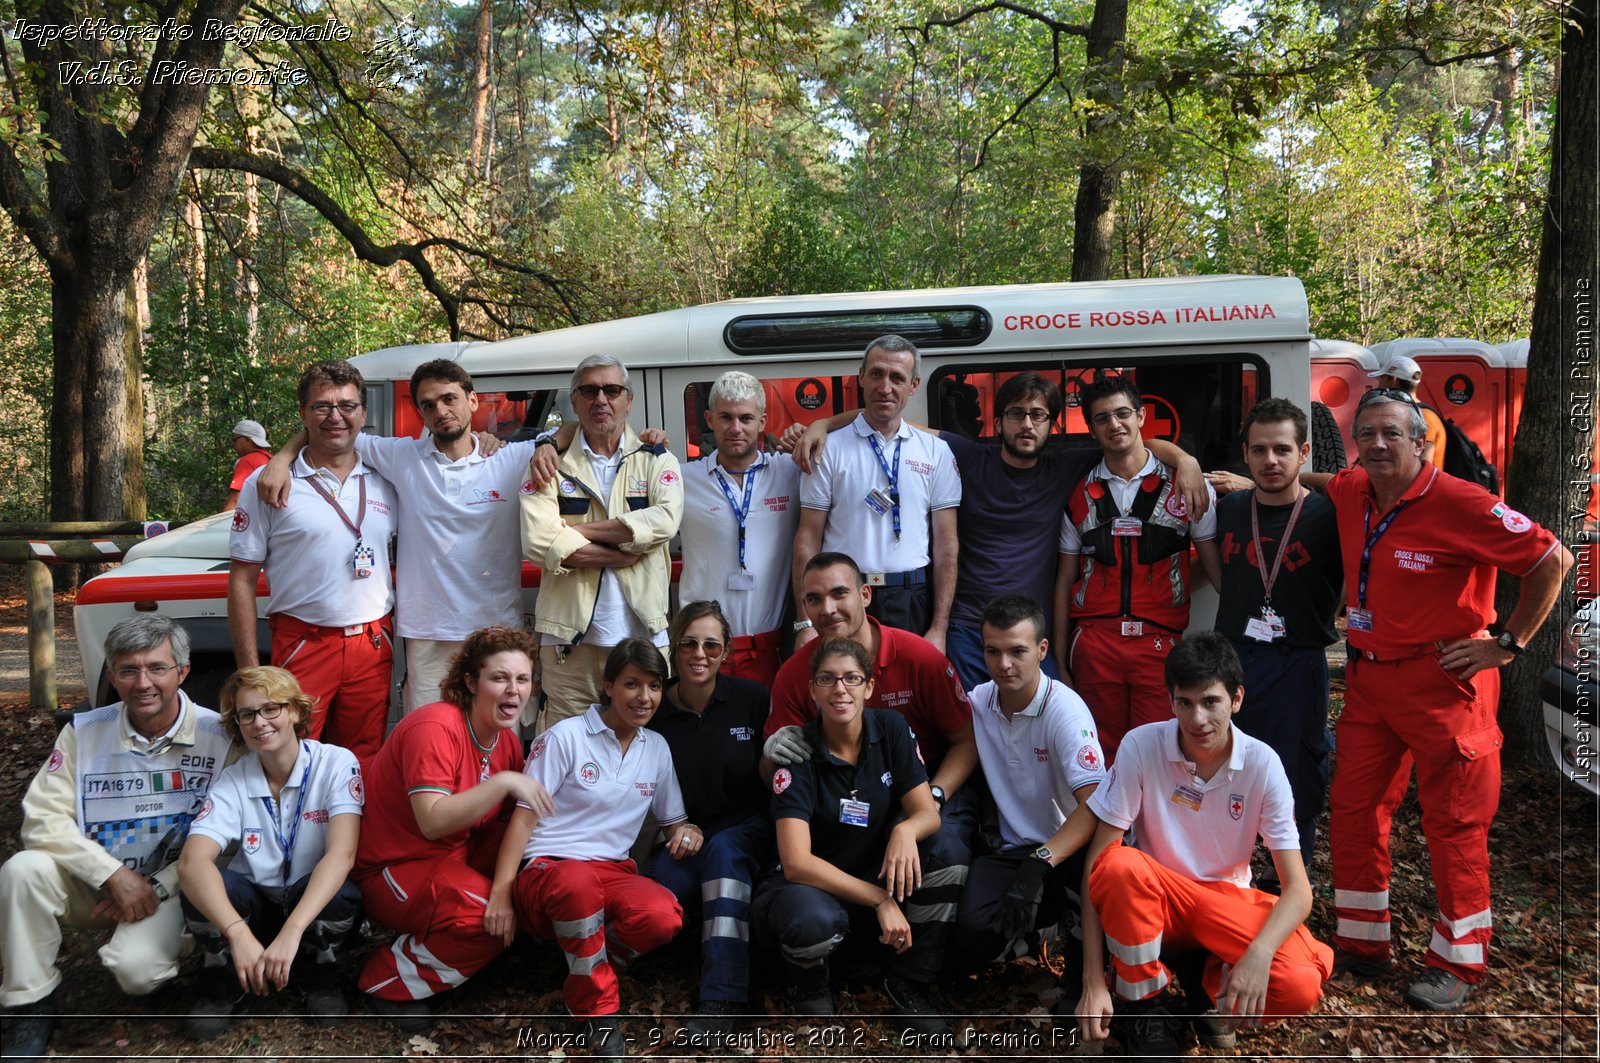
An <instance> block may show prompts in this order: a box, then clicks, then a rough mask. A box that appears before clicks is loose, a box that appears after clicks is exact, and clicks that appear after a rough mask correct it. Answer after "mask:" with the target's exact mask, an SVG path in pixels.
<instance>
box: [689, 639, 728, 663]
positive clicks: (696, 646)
mask: <svg viewBox="0 0 1600 1063" xmlns="http://www.w3.org/2000/svg"><path fill="white" fill-rule="evenodd" d="M724 649H726V647H725V646H723V645H722V643H720V642H718V641H717V640H716V639H705V640H703V641H702V640H700V639H689V638H684V639H679V640H678V652H679V653H694V652H695V651H696V650H699V651H702V652H704V653H705V655H706V656H707V657H710V658H711V659H712V660H716V659H717V658H718V657H721V656H722V651H723V650H724Z"/></svg>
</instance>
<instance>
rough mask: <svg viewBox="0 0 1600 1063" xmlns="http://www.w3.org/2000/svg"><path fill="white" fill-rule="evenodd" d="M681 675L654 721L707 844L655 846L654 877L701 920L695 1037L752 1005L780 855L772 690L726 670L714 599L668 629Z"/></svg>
mask: <svg viewBox="0 0 1600 1063" xmlns="http://www.w3.org/2000/svg"><path fill="white" fill-rule="evenodd" d="M669 630H670V634H671V645H672V655H673V656H672V664H673V671H674V672H675V673H676V675H675V677H674V678H673V679H672V680H671V681H670V682H668V683H667V688H666V691H665V695H664V697H663V701H662V706H661V711H660V712H658V713H657V714H656V717H655V719H653V720H651V721H650V729H651V730H652V731H656V732H659V733H660V735H661V736H662V737H663V738H665V739H666V740H667V746H668V747H669V748H670V749H671V750H672V763H673V765H674V767H676V769H677V775H678V785H679V787H680V788H681V789H682V790H683V802H684V805H685V807H686V809H687V811H688V813H689V818H690V819H691V820H693V821H694V822H696V823H698V824H700V825H701V826H702V827H704V828H705V834H706V842H705V846H704V848H702V849H701V851H700V852H698V853H696V854H694V855H692V856H681V854H675V853H673V852H672V851H671V850H670V849H662V850H661V851H660V852H658V853H657V854H656V859H655V861H654V864H653V865H652V867H651V871H650V874H651V876H652V877H653V878H654V879H655V880H656V881H657V882H659V883H661V884H662V885H663V886H665V887H667V888H668V889H669V890H671V891H672V893H673V896H675V897H677V898H678V903H679V904H680V905H682V906H683V910H684V912H685V913H686V916H687V919H688V921H689V922H691V923H693V922H695V921H697V920H696V915H698V917H699V921H702V922H703V925H704V928H705V929H704V930H703V931H702V933H701V938H700V941H701V944H700V1006H699V1009H698V1011H697V1013H696V1015H695V1016H694V1017H693V1018H692V1019H690V1020H689V1021H688V1022H687V1023H685V1024H684V1030H685V1032H686V1034H687V1035H688V1037H689V1039H690V1040H691V1041H692V1042H694V1043H701V1042H705V1043H709V1042H710V1040H711V1039H712V1038H714V1037H715V1036H716V1035H718V1034H722V1035H726V1034H728V1033H731V1032H732V1029H733V1016H735V1015H738V1014H740V1013H742V1012H744V1011H746V1010H747V1003H746V1001H747V998H748V995H749V986H750V895H751V892H752V891H753V890H754V888H755V883H756V880H757V879H758V878H759V877H760V875H761V871H762V869H763V868H765V867H767V866H768V865H770V864H771V862H772V854H773V845H772V821H771V819H769V818H768V815H767V806H768V804H769V802H768V798H767V785H766V779H767V776H768V775H770V774H771V770H772V765H771V764H768V765H767V766H766V768H767V770H766V771H765V772H763V771H762V770H761V769H762V765H761V732H762V728H764V727H765V726H766V723H767V712H768V710H769V709H771V707H772V698H771V695H770V694H769V693H768V691H767V688H766V687H764V686H762V685H761V684H760V683H756V682H753V681H752V680H749V679H740V678H737V677H735V676H730V675H723V674H722V664H723V662H724V661H725V660H726V659H727V652H728V646H729V641H730V628H729V624H728V619H727V617H725V616H724V615H723V614H722V607H721V606H720V605H718V604H717V603H716V602H706V601H699V602H690V603H689V604H688V605H686V606H684V607H683V608H682V609H680V610H679V611H678V615H677V617H676V618H674V620H673V622H672V627H671V628H670V629H669Z"/></svg>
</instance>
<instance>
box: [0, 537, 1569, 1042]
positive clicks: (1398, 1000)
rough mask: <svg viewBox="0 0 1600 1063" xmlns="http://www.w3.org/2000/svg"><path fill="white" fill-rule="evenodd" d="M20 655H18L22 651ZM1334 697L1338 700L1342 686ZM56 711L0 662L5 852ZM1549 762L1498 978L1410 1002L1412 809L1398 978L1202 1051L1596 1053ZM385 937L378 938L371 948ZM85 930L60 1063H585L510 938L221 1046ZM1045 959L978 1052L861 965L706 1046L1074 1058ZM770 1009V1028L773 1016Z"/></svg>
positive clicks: (1428, 901) (70, 951)
mask: <svg viewBox="0 0 1600 1063" xmlns="http://www.w3.org/2000/svg"><path fill="white" fill-rule="evenodd" d="M15 571H16V570H14V569H9V570H0V661H5V660H7V659H9V660H11V661H15V660H16V657H15V656H10V657H9V658H7V656H6V655H7V654H10V655H14V654H16V653H17V652H18V651H19V647H23V646H25V641H24V640H25V638H26V630H25V623H26V619H25V612H24V606H23V601H22V593H21V583H20V581H19V580H18V579H17V578H16V577H15V576H14V575H13V573H14V572H15ZM70 605H71V603H70V601H69V600H68V599H67V598H66V596H64V595H63V596H60V597H59V598H58V610H57V616H58V630H59V631H60V632H61V633H62V634H63V636H68V635H70V631H71V608H70ZM24 659H25V658H24ZM81 683H82V680H81V677H80V676H77V675H76V674H73V673H72V672H71V671H70V670H69V671H67V672H66V673H65V674H64V675H63V678H62V684H61V697H62V701H63V703H64V704H71V703H72V702H73V701H76V700H77V699H78V698H80V697H81V696H82V689H81ZM1336 694H1337V690H1336ZM53 735H54V727H53V721H52V718H51V715H50V713H48V712H47V711H43V710H35V709H32V708H30V707H29V706H28V704H27V677H26V673H25V672H23V673H21V675H20V679H19V675H18V673H17V671H16V670H15V668H8V669H4V670H0V750H4V751H5V754H4V757H3V759H0V857H9V856H10V855H11V854H12V853H13V852H15V851H16V849H17V847H18V845H19V841H18V830H19V824H20V811H19V807H20V801H21V798H22V794H23V792H24V790H25V789H26V788H27V785H28V782H29V780H30V779H31V778H32V776H33V774H34V773H35V772H36V771H37V769H38V767H39V765H40V764H42V763H43V761H44V759H45V757H46V756H47V755H48V753H49V750H50V745H51V742H52V741H53ZM1557 783H1558V781H1557V779H1556V777H1555V775H1554V773H1553V772H1552V771H1550V770H1548V769H1546V768H1521V767H1508V769H1507V772H1506V778H1505V787H1504V792H1503V795H1502V798H1501V805H1500V814H1499V817H1498V819H1497V821H1496V824H1495V828H1494V830H1493V832H1492V835H1491V840H1490V844H1491V851H1492V852H1493V854H1494V861H1495V862H1494V867H1493V872H1494V879H1495V881H1494V886H1495V906H1494V914H1495V937H1494V943H1493V945H1492V946H1491V951H1490V957H1491V958H1490V970H1489V975H1488V979H1487V981H1486V982H1485V984H1484V985H1483V986H1481V987H1480V988H1479V989H1478V990H1477V991H1476V992H1474V994H1473V996H1472V998H1471V999H1470V1001H1469V1002H1468V1004H1467V1006H1466V1007H1465V1008H1464V1009H1463V1011H1462V1012H1460V1013H1458V1014H1453V1015H1445V1016H1423V1015H1419V1014H1417V1013H1416V1012H1415V1011H1413V1010H1412V1009H1411V1008H1409V1007H1408V1006H1407V1005H1406V1004H1405V1003H1404V1001H1403V994H1404V992H1405V989H1406V986H1407V985H1408V984H1409V983H1410V982H1411V980H1412V979H1413V978H1414V977H1415V976H1416V974H1417V973H1418V971H1419V970H1420V968H1421V963H1422V957H1423V951H1424V950H1425V949H1426V947H1427V942H1428V938H1429V935H1430V933H1431V930H1430V928H1431V924H1432V920H1433V917H1434V902H1433V894H1432V889H1431V887H1430V885H1429V882H1430V879H1429V874H1428V867H1427V851H1426V847H1425V845H1424V843H1423V839H1422V834H1421V830H1420V828H1419V826H1418V818H1417V817H1418V810H1417V806H1416V803H1415V801H1414V800H1408V801H1407V802H1406V804H1405V805H1404V806H1403V807H1402V809H1401V810H1400V813H1399V814H1398V815H1397V817H1396V819H1395V825H1394V854H1395V867H1394V875H1393V881H1392V883H1391V887H1390V890H1391V902H1392V904H1393V912H1394V928H1395V940H1396V942H1397V946H1398V954H1397V964H1396V970H1395V972H1394V973H1392V974H1390V975H1388V976H1386V977H1384V978H1382V979H1380V980H1378V981H1376V982H1373V983H1368V984H1363V983H1356V982H1352V981H1350V980H1349V979H1348V978H1344V979H1340V980H1336V981H1334V982H1331V983H1329V985H1328V987H1327V992H1326V996H1325V998H1324V1000H1323V1002H1322V1006H1321V1008H1320V1009H1319V1010H1318V1011H1317V1012H1316V1013H1314V1014H1312V1015H1309V1016H1305V1017H1303V1018H1297V1019H1293V1020H1289V1021H1285V1022H1282V1023H1278V1024H1276V1025H1273V1026H1270V1027H1267V1028H1264V1029H1261V1030H1257V1031H1247V1032H1245V1034H1244V1035H1243V1036H1241V1038H1240V1041H1239V1048H1238V1050H1237V1051H1236V1052H1211V1051H1208V1050H1205V1049H1196V1050H1195V1054H1196V1055H1202V1056H1204V1055H1224V1056H1229V1055H1231V1056H1237V1057H1239V1058H1248V1059H1267V1058H1274V1059H1313V1058H1315V1059H1329V1058H1352V1059H1418V1058H1429V1057H1438V1056H1455V1057H1472V1058H1476V1059H1506V1060H1511V1059H1556V1058H1588V1059H1593V1058H1595V1057H1596V1054H1597V1048H1600V1041H1597V1037H1600V1018H1597V1014H1600V957H1597V951H1600V946H1597V937H1596V927H1597V896H1600V864H1597V859H1596V837H1597V831H1596V806H1595V803H1594V802H1593V801H1592V800H1590V799H1588V798H1587V797H1586V796H1583V795H1580V794H1577V793H1576V792H1575V791H1573V790H1571V789H1563V788H1562V787H1561V786H1559V785H1558V784H1557ZM1312 873H1313V878H1314V879H1315V881H1316V883H1317V885H1316V893H1317V897H1316V905H1315V908H1314V909H1313V912H1312V916H1311V927H1312V930H1313V931H1314V932H1315V933H1316V934H1317V936H1318V937H1320V938H1322V939H1324V940H1326V939H1327V938H1328V937H1329V935H1330V934H1331V931H1332V923H1333V914H1332V903H1333V895H1332V888H1331V885H1330V881H1329V879H1330V876H1329V869H1328V866H1327V857H1326V847H1325V846H1324V847H1323V850H1322V852H1321V853H1319V856H1318V858H1317V860H1316V862H1315V864H1314V865H1313V868H1312ZM385 941H386V939H384V938H382V937H380V938H379V939H378V940H377V941H376V942H375V943H374V944H375V945H382V944H383V943H385ZM98 944H99V941H98V939H97V937H96V936H95V935H92V934H87V933H69V934H68V935H67V937H66V943H65V945H64V947H63V949H62V956H61V968H62V971H63V972H64V974H65V982H64V985H63V987H62V990H61V991H60V994H59V999H60V1003H61V1006H62V1009H63V1013H64V1015H65V1016H66V1017H65V1018H64V1019H63V1020H62V1022H61V1025H60V1026H59V1027H58V1029H57V1031H56V1034H55V1037H54V1039H53V1041H52V1042H51V1049H52V1054H53V1055H54V1056H56V1057H59V1058H78V1059H95V1058H116V1059H180V1058H182V1059H217V1058H235V1059H244V1058H249V1059H274V1060H278V1059H284V1060H287V1059H342V1058H362V1059H373V1058H383V1059H388V1058H401V1057H406V1056H436V1057H439V1058H443V1059H488V1058H529V1057H540V1058H545V1059H549V1060H551V1061H559V1060H561V1059H563V1058H564V1057H565V1056H567V1055H569V1054H570V1055H575V1056H581V1055H583V1054H584V1053H583V1052H582V1051H581V1050H576V1049H573V1048H572V1047H571V1045H570V1043H569V1042H568V1041H567V1040H566V1039H567V1037H568V1036H569V1035H570V1033H571V1032H572V1024H571V1022H570V1020H569V1019H567V1018H566V1017H565V1014H564V1012H563V1009H562V1006H561V995H560V990H561V980H562V977H563V975H564V966H563V964H562V961H561V959H560V957H559V954H558V953H556V952H555V950H554V948H553V947H552V946H549V945H545V944H534V943H524V944H521V945H519V946H518V947H517V948H516V949H514V950H512V951H511V952H509V953H508V954H506V955H505V956H503V957H502V958H501V959H500V960H498V961H497V962H496V963H494V964H493V965H492V966H490V967H489V968H488V969H487V970H485V971H484V972H483V973H481V974H480V975H479V976H478V977H476V978H474V979H472V980H471V981H470V982H468V983H467V984H466V985H465V986H464V987H462V988H461V989H459V990H457V991H455V992H454V993H452V994H450V997H449V998H448V1002H447V1004H446V1006H445V1007H444V1008H443V1009H442V1011H441V1014H439V1015H438V1017H437V1021H436V1023H435V1025H434V1028H433V1029H432V1030H431V1031H430V1032H429V1033H427V1034H426V1035H405V1034H400V1033H397V1032H395V1031H394V1030H393V1029H392V1028H391V1027H389V1026H388V1025H387V1024H385V1023H384V1022H382V1021H380V1020H378V1019H376V1018H373V1017H370V1016H368V1015H366V1014H364V1013H363V1011H362V1009H361V1006H360V1005H359V1004H357V1005H355V1008H354V1010H355V1012H356V1014H354V1015H352V1017H351V1019H350V1021H349V1022H348V1023H346V1024H345V1025H344V1026H343V1027H340V1028H337V1029H332V1030H325V1029H320V1028H318V1027H315V1026H312V1025H311V1024H309V1023H307V1022H304V1021H302V1020H301V1019H299V1018H298V1017H296V1014H295V1012H296V1009H297V1007H298V1005H299V1000H298V997H297V996H296V995H295V994H294V993H293V991H292V990H291V991H290V992H289V993H286V994H280V995H279V997H277V998H271V999H268V1000H266V1001H265V1002H262V1003H257V1004H253V1005H249V1006H247V1007H245V1008H243V1009H242V1010H241V1011H240V1012H239V1013H238V1014H237V1017H236V1019H235V1021H234V1023H233V1025H232V1027H231V1029H230V1032H229V1033H228V1034H227V1035H226V1036H224V1037H223V1038H221V1039H219V1040H217V1041H213V1042H210V1043H209V1044H206V1045H203V1046H202V1045H195V1044H193V1043H191V1042H189V1041H187V1040H185V1039H184V1038H183V1036H182V1033H181V1028H182V1020H183V1016H184V1015H185V1014H186V1013H187V1011H188V1006H189V1001H190V1000H191V999H192V998H193V996H194V994H195V992H196V986H197V982H198V978H199V969H198V967H197V965H196V962H197V961H195V960H193V959H191V960H190V961H189V963H188V964H187V965H186V967H185V971H184V973H183V974H182V975H181V976H180V977H179V978H178V979H177V980H176V982H175V983H174V984H173V985H171V986H170V987H169V988H167V989H165V990H164V991H162V992H160V993H158V994H156V995H155V996H153V997H149V998H144V999H134V998H129V997H125V996H123V995H122V994H121V993H120V992H119V991H118V989H117V987H116V985H115V983H114V982H113V981H112V979H111V978H110V976H109V975H107V974H106V973H105V971H104V970H102V969H101V967H100V966H99V964H98V963H97V962H96V960H95V955H94V950H95V948H96V947H98ZM697 951H698V950H697V949H696V948H694V946H693V943H692V942H683V943H675V945H674V946H673V947H670V948H668V949H666V950H663V951H662V952H660V953H658V954H656V955H654V956H648V957H645V958H644V959H643V960H641V961H640V962H639V963H638V964H637V965H636V966H635V967H634V968H633V969H632V970H631V971H629V972H627V973H625V974H624V975H623V978H622V998H623V1008H624V1012H625V1013H626V1016H627V1018H626V1021H625V1028H626V1030H627V1032H628V1034H629V1036H630V1037H631V1038H632V1045H631V1050H632V1051H633V1052H634V1053H635V1054H638V1055H649V1056H653V1057H657V1058H661V1059H674V1058H692V1057H693V1053H691V1052H689V1051H688V1050H686V1049H684V1048H683V1047H681V1044H680V1043H678V1042H677V1040H676V1031H677V1029H678V1024H679V1021H680V1018H681V1016H682V1015H684V1014H685V1013H687V1012H689V1011H690V1010H692V1008H693V1005H694V996H695V962H696V956H695V953H696V952H697ZM1052 962H1053V961H1051V960H1049V959H1048V957H1047V958H1046V959H1045V961H1044V964H1041V963H1040V962H1037V961H1033V960H1020V961H1015V962H1012V963H1010V964H1007V965H1005V966H1003V967H995V968H991V969H990V970H989V971H987V972H985V973H984V974H982V975H981V976H979V977H975V978H970V979H965V980H961V981H959V982H954V983H950V984H946V985H943V986H942V987H941V990H942V998H943V1001H944V1006H945V1008H946V1010H947V1012H948V1013H949V1015H950V1016H951V1022H952V1025H953V1026H955V1027H957V1028H958V1029H960V1030H963V1031H966V1030H970V1031H971V1032H972V1033H971V1042H970V1043H969V1044H967V1045H966V1046H965V1047H961V1048H955V1049H949V1048H938V1049H915V1048H902V1047H901V1046H900V1045H898V1044H897V1043H896V1039H895V1036H894V1031H893V1027H892V1024H891V1023H890V1022H889V1021H887V1020H882V1021H880V1020H877V1019H874V1018H862V1016H873V1015H876V1014H878V1013H881V1012H882V1011H884V1010H885V1008H886V1001H885V1000H884V998H883V997H882V995H881V994H880V993H879V992H878V990H877V989H876V988H875V986H874V984H873V982H872V981H871V980H870V979H869V978H868V977H866V973H865V971H864V970H861V971H858V972H857V973H854V974H852V973H851V972H849V971H848V970H847V971H846V972H845V976H844V979H843V983H842V985H841V986H839V987H838V988H839V992H838V993H837V1003H838V1008H839V1011H840V1017H839V1018H838V1019H837V1020H835V1021H833V1022H832V1023H822V1024H818V1023H815V1022H811V1023H808V1024H806V1025H800V1024H798V1023H796V1022H793V1021H790V1020H786V1019H784V1018H782V1017H781V1009H779V1008H778V1006H777V1001H776V1000H774V999H773V997H772V994H771V993H770V992H763V993H761V994H760V999H759V1001H758V1003H757V1008H758V1009H762V1010H764V1011H765V1013H766V1014H765V1015H763V1016H759V1017H754V1018H752V1019H751V1020H750V1021H749V1023H748V1024H747V1025H746V1026H745V1028H744V1030H743V1037H744V1043H743V1044H742V1045H740V1046H739V1047H738V1048H737V1049H729V1050H725V1051H722V1052H719V1053H716V1054H719V1055H737V1056H747V1057H751V1058H757V1057H759V1058H769V1057H778V1056H810V1057H830V1058H867V1057H871V1058H906V1057H910V1056H972V1057H981V1058H989V1057H994V1058H1001V1057H1006V1058H1029V1057H1040V1058H1043V1057H1046V1056H1050V1057H1053V1056H1058V1055H1063V1054H1072V1052H1073V1049H1071V1047H1070V1038H1071V1035H1070V1032H1069V1031H1059V1032H1057V1031H1053V1030H1052V1027H1051V1024H1050V1023H1049V1022H1048V1021H1047V1013H1048V1009H1049V1005H1050V1004H1051V1003H1052V1002H1053V1000H1054V998H1055V996H1056V991H1055V989H1054V984H1055V980H1054V977H1053V975H1052V974H1051V971H1050V969H1049V965H1050V964H1051V963H1052ZM769 1016H776V1017H769Z"/></svg>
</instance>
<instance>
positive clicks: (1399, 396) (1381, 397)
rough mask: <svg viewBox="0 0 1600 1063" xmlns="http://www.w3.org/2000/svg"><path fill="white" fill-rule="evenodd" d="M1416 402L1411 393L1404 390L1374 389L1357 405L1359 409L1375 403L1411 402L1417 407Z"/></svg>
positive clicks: (1362, 397)
mask: <svg viewBox="0 0 1600 1063" xmlns="http://www.w3.org/2000/svg"><path fill="white" fill-rule="evenodd" d="M1416 401H1417V400H1416V398H1415V397H1414V396H1413V395H1412V394H1411V392H1409V391H1406V390H1404V389H1403V388H1373V389H1372V390H1371V391H1369V392H1367V393H1366V394H1365V395H1363V396H1361V401H1360V402H1358V403H1356V407H1357V408H1358V409H1359V408H1360V407H1362V406H1366V405H1368V404H1369V403H1374V402H1409V403H1411V404H1412V405H1415V404H1416Z"/></svg>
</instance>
